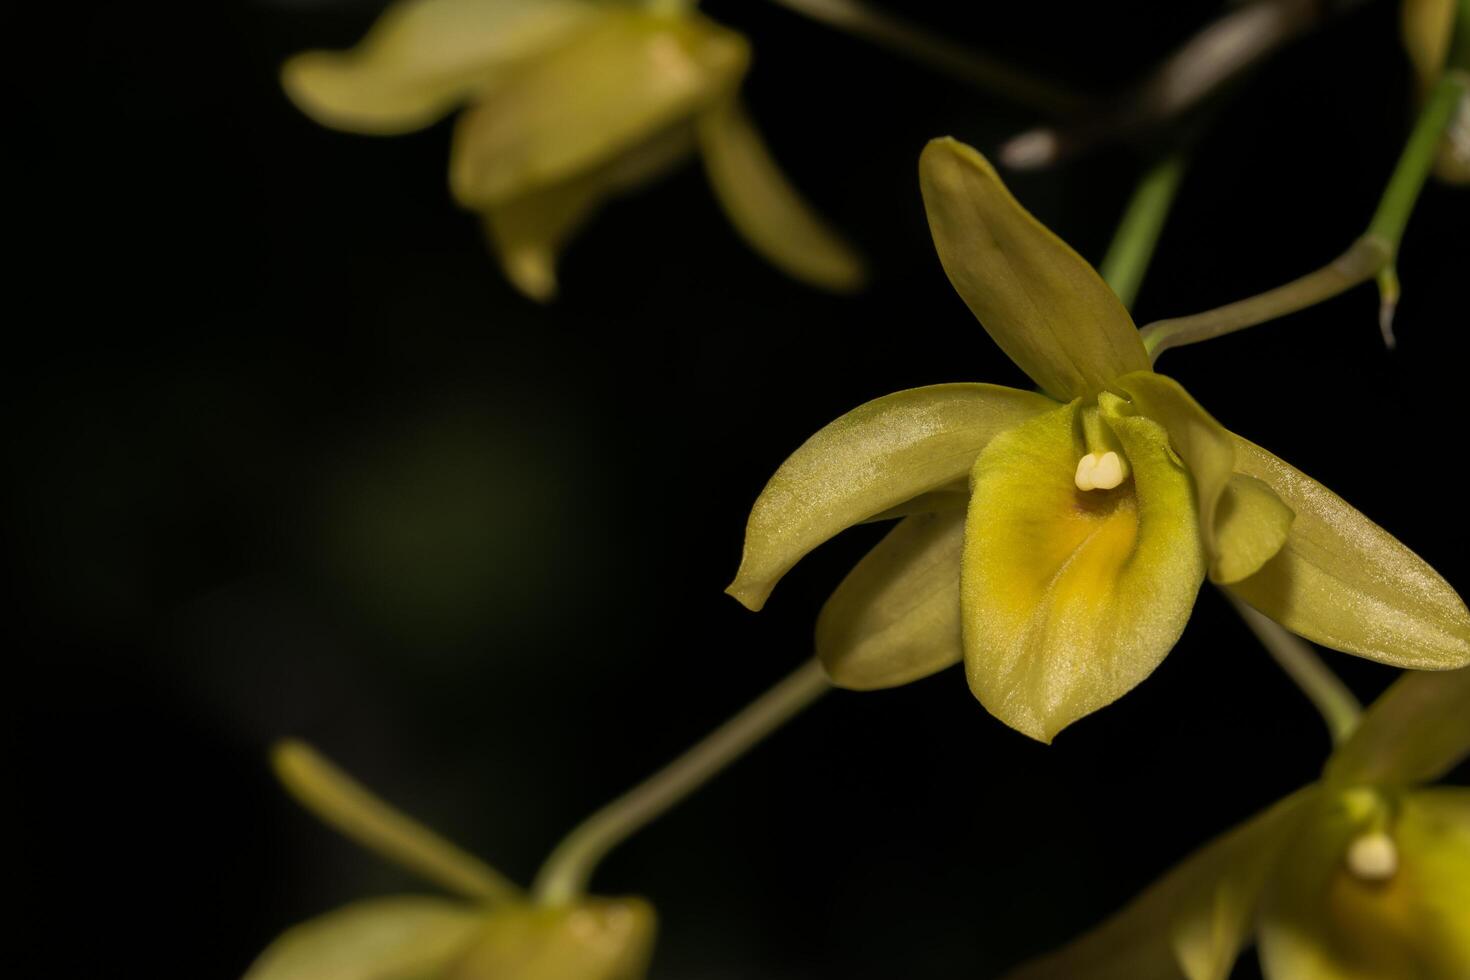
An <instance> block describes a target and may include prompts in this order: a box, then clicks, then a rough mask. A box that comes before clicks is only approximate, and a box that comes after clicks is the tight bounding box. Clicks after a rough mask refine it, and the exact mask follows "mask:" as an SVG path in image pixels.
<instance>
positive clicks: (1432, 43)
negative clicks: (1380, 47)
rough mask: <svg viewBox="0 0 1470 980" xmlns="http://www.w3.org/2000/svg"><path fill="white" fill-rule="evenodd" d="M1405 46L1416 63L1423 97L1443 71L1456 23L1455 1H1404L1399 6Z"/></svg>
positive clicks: (1418, 83) (1414, 64) (1421, 96)
mask: <svg viewBox="0 0 1470 980" xmlns="http://www.w3.org/2000/svg"><path fill="white" fill-rule="evenodd" d="M1399 15H1400V18H1401V26H1402V27H1403V33H1404V47H1405V48H1406V49H1407V50H1408V52H1409V61H1410V63H1412V64H1413V66H1414V78H1415V82H1416V84H1417V87H1418V91H1419V98H1420V99H1421V100H1422V99H1424V98H1425V97H1426V96H1428V95H1429V90H1430V89H1431V88H1433V87H1434V83H1435V82H1437V81H1439V76H1440V73H1441V72H1443V71H1444V63H1445V57H1446V56H1447V55H1448V54H1449V51H1450V35H1451V33H1452V32H1453V29H1454V26H1455V0H1402V3H1401V4H1400V7H1399Z"/></svg>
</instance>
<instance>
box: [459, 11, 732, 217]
mask: <svg viewBox="0 0 1470 980" xmlns="http://www.w3.org/2000/svg"><path fill="white" fill-rule="evenodd" d="M749 58H750V50H749V45H747V44H746V42H745V39H744V38H743V37H741V36H740V35H739V34H736V33H734V32H733V31H727V30H725V29H724V28H721V27H718V26H716V25H714V24H713V23H711V22H710V21H707V20H705V19H703V18H698V17H680V18H678V19H670V18H667V17H661V16H658V15H656V14H651V13H638V12H635V11H633V10H628V11H626V12H623V13H619V14H617V15H608V16H606V17H604V18H603V19H602V20H600V21H599V22H598V23H597V24H596V25H595V26H594V27H591V28H589V29H587V30H584V31H581V32H579V33H578V34H577V36H576V37H575V38H574V39H572V40H571V41H569V42H568V43H566V44H562V45H560V46H559V47H557V48H556V50H554V51H552V52H550V53H549V54H548V55H546V56H545V57H542V58H539V59H537V60H536V61H535V62H534V63H532V64H529V65H527V66H526V67H525V68H524V69H523V70H522V71H519V72H517V73H516V74H515V76H514V78H512V79H510V80H508V81H507V82H506V84H504V85H501V86H498V87H496V88H495V89H493V90H492V91H490V92H488V93H487V94H486V95H485V97H484V98H483V99H481V100H480V101H479V102H478V103H477V104H476V105H475V106H473V107H472V108H471V109H469V110H468V111H466V112H465V113H464V114H463V115H461V116H460V119H459V122H458V123H457V125H456V129H455V134H454V147H453V153H452V156H451V158H450V166H449V183H450V188H451V189H452V190H453V191H454V196H455V198H456V200H458V201H459V202H460V203H461V204H462V205H464V206H465V207H467V208H474V209H482V208H487V207H492V206H495V205H499V204H504V203H506V202H507V201H509V200H511V199H513V198H515V197H518V196H520V195H523V194H526V193H529V192H530V191H531V190H533V189H536V188H542V187H547V186H550V185H555V184H558V183H560V182H562V181H565V180H568V179H571V178H573V177H576V176H579V175H582V174H585V173H588V172H589V171H592V170H595V169H599V168H601V167H603V166H606V165H608V164H609V163H611V162H612V161H613V160H615V159H616V158H617V157H618V156H620V155H622V154H624V153H627V152H630V151H632V150H635V149H636V148H638V147H641V146H643V145H644V144H646V143H647V142H648V141H650V140H652V139H654V138H656V137H657V136H659V135H661V134H663V133H666V132H667V131H669V130H670V129H673V128H675V127H678V126H686V125H688V126H692V125H693V123H694V120H695V117H696V116H697V115H698V113H699V112H700V111H702V110H703V109H704V108H705V107H707V106H708V105H710V104H711V103H712V102H714V101H716V100H717V99H720V98H723V97H724V96H726V95H727V94H728V93H729V92H730V91H731V90H732V88H733V87H734V86H735V84H736V83H738V81H739V79H740V77H741V75H743V74H744V72H745V69H746V66H747V65H748V63H749Z"/></svg>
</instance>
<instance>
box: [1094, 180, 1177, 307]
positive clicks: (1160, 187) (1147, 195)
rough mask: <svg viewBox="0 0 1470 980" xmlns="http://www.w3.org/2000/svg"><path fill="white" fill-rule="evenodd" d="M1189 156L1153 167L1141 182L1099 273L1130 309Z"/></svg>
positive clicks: (1125, 211) (1129, 202)
mask: <svg viewBox="0 0 1470 980" xmlns="http://www.w3.org/2000/svg"><path fill="white" fill-rule="evenodd" d="M1186 164H1187V156H1186V154H1184V153H1183V152H1176V153H1171V154H1169V155H1168V156H1166V157H1164V158H1163V159H1162V160H1160V161H1159V162H1158V163H1156V164H1154V165H1153V166H1152V167H1150V168H1149V170H1148V171H1147V172H1146V173H1145V174H1144V175H1143V178H1142V179H1141V180H1139V182H1138V186H1137V187H1136V188H1135V189H1134V191H1133V196H1132V197H1131V198H1129V200H1128V207H1127V208H1126V209H1124V211H1123V220H1122V221H1121V222H1120V223H1119V224H1118V230H1117V231H1116V232H1114V233H1113V241H1112V243H1111V244H1110V245H1109V246H1108V252H1107V254H1106V255H1105V256H1103V260H1102V267H1101V269H1099V271H1100V272H1101V273H1102V277H1103V279H1104V280H1105V281H1106V282H1107V284H1108V285H1109V286H1112V287H1113V292H1115V293H1117V294H1118V298H1119V299H1121V300H1122V301H1123V305H1124V306H1127V307H1132V306H1133V300H1134V298H1135V297H1137V295H1138V288H1139V287H1140V286H1141V285H1143V277H1144V274H1145V273H1146V272H1147V270H1148V264H1149V262H1150V261H1151V260H1152V259H1153V255H1154V249H1155V248H1157V247H1158V244H1159V235H1160V234H1161V233H1162V232H1163V230H1164V222H1165V221H1166V220H1167V219H1168V217H1169V208H1170V206H1172V205H1173V203H1174V197H1175V195H1176V194H1178V192H1179V183H1180V181H1181V180H1183V178H1184V169H1185V166H1186Z"/></svg>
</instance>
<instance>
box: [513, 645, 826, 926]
mask: <svg viewBox="0 0 1470 980" xmlns="http://www.w3.org/2000/svg"><path fill="white" fill-rule="evenodd" d="M828 690H830V686H829V685H828V683H827V678H826V675H825V674H824V673H823V672H822V667H821V665H820V664H819V663H818V662H817V661H816V660H815V659H813V660H810V661H808V662H807V663H806V664H805V665H804V666H802V667H801V668H800V669H799V670H797V671H796V672H795V673H793V674H791V675H790V676H789V677H787V678H786V679H785V680H783V681H781V682H780V683H779V684H777V685H776V686H775V687H773V688H771V689H770V690H769V691H767V692H766V693H765V694H762V695H761V696H760V697H759V698H757V699H756V700H755V701H753V702H751V703H750V704H749V705H747V706H746V707H745V708H744V709H743V710H742V711H741V712H740V713H739V714H737V715H736V716H735V717H733V718H731V719H730V720H729V721H727V722H725V724H723V725H721V726H720V727H719V728H717V729H715V730H714V731H713V732H711V733H710V734H709V735H707V736H706V737H705V738H704V739H703V740H702V741H701V742H699V743H698V744H696V745H695V746H694V747H693V748H691V749H689V750H688V751H687V752H685V753H684V754H683V755H681V756H679V757H678V758H677V759H675V760H674V761H673V762H671V763H669V764H668V765H667V766H665V767H664V768H663V769H661V770H659V771H658V772H656V773H654V774H653V775H652V776H650V777H649V778H648V779H646V780H644V781H643V782H642V783H640V784H639V785H637V786H635V787H633V788H632V789H631V790H629V791H628V792H626V793H624V794H623V795H622V796H620V797H618V798H617V799H615V800H613V801H612V802H611V803H609V804H608V805H607V806H605V807H603V808H602V809H600V810H598V811H597V812H596V813H594V814H592V816H590V817H588V818H587V819H586V820H584V821H582V823H581V824H579V825H578V826H577V827H576V828H575V829H573V830H572V832H571V833H570V834H568V835H567V836H566V838H565V839H563V840H562V842H561V843H560V844H558V845H557V846H556V849H555V850H554V851H552V852H551V856H550V857H548V858H547V859H546V863H545V864H543V865H542V866H541V870H540V871H539V872H538V873H537V875H536V882H535V884H534V885H533V886H532V889H531V890H532V894H533V895H534V896H535V898H536V900H537V901H538V902H540V903H542V904H545V905H559V904H564V903H566V902H568V901H571V900H572V899H574V898H576V897H577V896H578V895H580V894H582V893H583V891H584V890H585V889H586V887H587V882H588V880H589V879H590V878H591V877H592V871H593V869H594V868H596V866H597V864H598V862H599V861H601V860H602V859H603V857H605V856H606V855H607V853H608V852H609V851H611V850H612V849H613V848H614V847H616V846H617V845H618V844H620V843H622V842H623V841H624V840H626V839H627V838H628V837H630V836H632V835H633V834H634V833H636V832H637V831H639V830H641V829H642V828H643V827H645V826H647V825H648V824H649V823H651V822H653V821H654V820H655V819H657V818H658V817H659V816H661V815H662V814H663V813H664V812H665V811H666V810H668V809H669V808H670V807H672V806H673V805H674V804H675V803H678V802H679V801H680V800H682V799H684V797H686V796H688V795H689V794H690V793H692V792H694V790H696V789H698V788H699V787H700V786H702V785H704V783H706V782H707V781H708V780H709V779H710V778H711V777H713V776H714V775H715V774H716V773H718V772H719V771H720V770H721V769H724V768H725V766H727V765H729V764H730V763H731V762H732V761H734V760H735V759H737V758H739V757H740V756H741V755H743V754H745V752H746V751H748V750H749V749H750V748H751V747H752V746H754V745H755V744H756V743H757V742H759V741H760V740H761V739H763V738H765V737H766V736H767V735H769V734H770V733H771V732H773V731H774V730H776V729H777V728H779V727H781V725H782V724H783V723H785V722H786V721H788V720H789V719H790V718H792V717H793V716H794V715H796V714H797V713H799V712H800V711H801V710H802V709H803V708H805V707H806V706H807V705H809V704H811V703H812V702H813V701H815V700H817V698H819V697H820V696H821V695H822V694H824V693H826V692H827V691H828Z"/></svg>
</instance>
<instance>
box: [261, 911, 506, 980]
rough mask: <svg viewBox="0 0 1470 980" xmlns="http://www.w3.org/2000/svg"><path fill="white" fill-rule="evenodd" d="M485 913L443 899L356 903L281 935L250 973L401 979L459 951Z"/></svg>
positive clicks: (305, 978) (332, 979)
mask: <svg viewBox="0 0 1470 980" xmlns="http://www.w3.org/2000/svg"><path fill="white" fill-rule="evenodd" d="M484 921H485V913H484V912H482V911H479V910H477V909H475V908H474V907H473V906H470V905H465V904H463V903H461V902H451V901H447V900H445V899H442V898H419V897H409V896H405V897H401V898H376V899H371V900H369V901H365V902H355V903H353V904H352V905H348V906H346V907H345V908H341V909H338V910H337V911H335V912H330V913H328V914H327V915H324V916H321V917H320V918H316V919H312V920H311V921H310V922H305V923H302V924H301V925H299V926H295V927H293V928H291V929H289V930H287V931H286V932H284V933H282V934H281V937H280V938H279V939H277V940H276V941H275V942H273V943H271V944H270V946H269V947H267V948H266V951H265V952H263V953H261V954H260V957H259V958H258V959H257V960H256V961H255V963H254V964H252V965H251V967H250V969H249V971H248V972H247V973H246V974H245V980H402V978H404V977H421V976H422V977H427V976H434V975H437V974H438V972H439V971H441V970H443V969H445V968H446V967H447V966H448V965H449V964H450V963H452V962H453V961H454V960H456V959H457V958H458V957H460V956H462V955H463V953H464V951H465V949H467V948H468V947H469V945H470V943H471V942H472V941H473V939H474V937H475V934H476V933H477V932H478V931H479V930H480V928H481V927H482V926H483V924H484Z"/></svg>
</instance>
